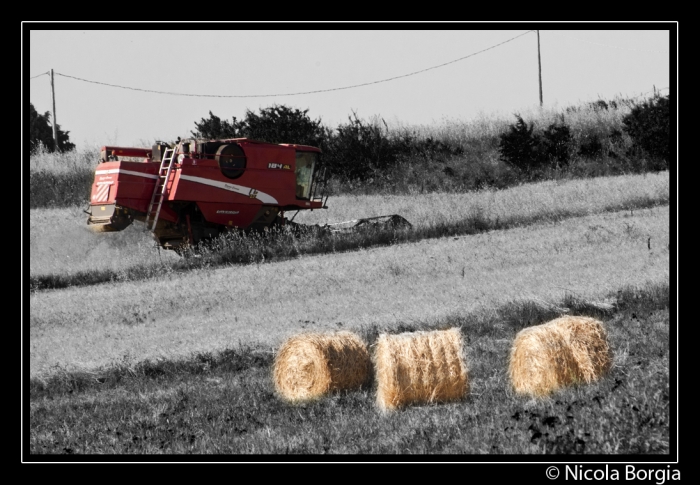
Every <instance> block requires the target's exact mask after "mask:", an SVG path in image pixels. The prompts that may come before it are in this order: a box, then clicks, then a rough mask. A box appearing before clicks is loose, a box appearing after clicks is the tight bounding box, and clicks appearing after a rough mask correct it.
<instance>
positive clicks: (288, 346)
mask: <svg viewBox="0 0 700 485" xmlns="http://www.w3.org/2000/svg"><path fill="white" fill-rule="evenodd" d="M371 369H372V362H371V359H370V356H369V351H368V350H367V345H366V344H365V343H364V342H363V341H362V339H361V338H360V337H359V336H357V335H356V334H354V333H352V332H336V333H329V334H320V333H307V334H301V335H297V336H294V337H291V338H290V339H288V340H287V341H286V342H285V343H284V344H282V346H281V347H280V349H279V351H278V352H277V355H276V356H275V362H274V370H273V380H274V383H275V388H276V390H277V392H278V393H279V395H280V396H282V397H283V398H284V399H286V400H288V401H291V402H300V401H307V400H311V399H316V398H319V397H321V396H323V395H325V394H328V393H330V392H333V391H339V390H344V389H356V388H359V387H361V386H362V385H363V384H365V383H367V381H368V380H369V378H370V376H371Z"/></svg>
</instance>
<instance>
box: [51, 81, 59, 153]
mask: <svg viewBox="0 0 700 485" xmlns="http://www.w3.org/2000/svg"><path fill="white" fill-rule="evenodd" d="M51 102H52V103H53V146H54V149H55V150H56V151H58V136H57V134H56V94H55V93H54V89H53V69H51Z"/></svg>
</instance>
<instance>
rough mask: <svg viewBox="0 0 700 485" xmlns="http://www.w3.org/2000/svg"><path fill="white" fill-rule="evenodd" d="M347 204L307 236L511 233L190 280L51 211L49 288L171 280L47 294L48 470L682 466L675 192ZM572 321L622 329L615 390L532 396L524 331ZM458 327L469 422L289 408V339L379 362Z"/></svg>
mask: <svg viewBox="0 0 700 485" xmlns="http://www.w3.org/2000/svg"><path fill="white" fill-rule="evenodd" d="M334 199H335V200H334ZM334 199H331V200H330V201H329V206H331V207H332V208H331V209H329V210H328V211H314V212H313V213H307V214H299V216H298V217H297V219H295V220H296V221H297V222H306V223H318V224H323V223H327V222H339V221H343V220H349V219H353V218H357V217H367V216H372V215H379V214H386V213H398V214H401V215H403V216H404V217H406V218H407V219H408V220H409V221H411V222H412V223H413V224H414V228H415V230H417V231H420V230H421V229H422V228H429V227H430V226H431V225H435V224H442V225H443V226H446V227H449V225H450V224H453V225H458V224H459V223H460V221H463V220H464V218H465V217H472V216H473V215H474V214H479V217H480V218H481V219H480V220H484V221H487V222H488V221H492V222H494V221H496V220H498V221H499V227H502V228H501V229H499V230H492V229H490V228H489V225H488V224H484V225H483V226H482V227H481V229H479V230H475V231H472V232H471V233H463V234H458V235H454V234H452V235H449V236H447V237H439V234H435V233H430V232H426V233H424V235H425V237H422V238H418V239H413V240H411V239H410V238H404V242H401V240H399V239H397V241H396V242H397V243H396V244H391V245H382V246H372V245H370V246H367V247H360V248H356V249H355V250H351V251H342V252H333V251H331V252H330V253H328V254H304V253H303V251H300V252H298V253H297V255H296V256H295V257H293V258H284V259H279V260H273V261H271V262H270V261H265V262H257V263H254V264H229V265H222V266H209V267H207V266H200V267H194V268H193V269H191V270H189V271H174V270H172V268H173V266H172V265H173V264H176V263H177V258H178V257H177V255H174V254H172V253H164V252H163V251H158V250H157V249H156V248H155V247H154V246H153V244H152V242H151V241H150V240H149V239H148V238H147V237H146V235H145V234H144V233H143V232H141V231H139V228H138V227H137V226H132V227H130V228H129V229H127V230H126V231H124V232H122V233H113V234H94V233H91V232H89V231H88V230H87V228H86V227H85V226H84V215H83V214H82V213H81V208H79V207H75V208H67V209H48V210H32V211H31V213H30V221H29V222H30V275H41V274H62V273H75V272H76V271H77V270H81V271H95V270H103V269H109V270H110V271H113V272H114V273H115V274H117V275H118V274H126V272H127V270H129V268H133V267H139V266H143V265H149V264H157V265H159V267H161V268H164V269H162V270H161V271H160V273H157V274H156V276H153V277H149V278H143V279H138V278H128V277H124V278H115V279H114V280H113V281H111V282H106V283H102V284H97V285H87V286H73V287H68V288H64V289H56V290H39V291H32V292H31V293H30V295H29V318H28V337H29V338H28V350H29V356H28V357H29V359H28V360H29V369H28V374H29V392H30V400H29V424H30V427H29V428H30V429H29V440H28V441H29V442H28V445H29V451H30V453H31V454H34V453H79V454H81V453H82V454H93V453H117V454H122V453H137V454H144V453H147V454H150V453H154V454H159V453H224V454H250V453H253V454H284V453H303V454H322V453H332V454H383V453H388V454H412V453H419V454H420V453H429V454H441V453H444V454H484V453H496V454H540V453H550V454H551V453H554V454H573V453H585V454H591V453H593V454H637V453H650V454H668V453H669V452H670V448H671V446H672V445H671V442H672V438H673V435H672V432H673V430H672V427H673V425H674V423H672V421H671V417H672V416H671V414H670V410H669V402H670V400H671V399H672V390H671V389H670V387H669V354H670V346H671V342H670V341H669V334H670V333H671V327H672V326H675V325H676V322H675V321H672V320H671V315H670V313H669V301H670V300H669V291H670V290H669V284H670V278H669V271H670V264H671V260H670V254H671V251H672V243H671V233H670V209H669V205H668V204H669V176H668V173H665V172H661V173H658V174H648V175H646V176H643V175H638V176H623V177H608V178H599V179H586V180H578V181H576V180H573V181H567V182H543V183H539V184H532V185H522V186H519V187H515V188H512V189H507V190H502V191H489V190H484V191H479V192H475V193H470V194H427V195H424V196H419V195H416V196H410V197H409V196H405V197H399V196H392V197H388V196H384V197H382V196H367V197H361V198H355V197H349V196H345V197H341V196H339V197H336V198H334ZM503 221H506V222H507V224H501V223H502V222H503ZM168 268H171V270H168ZM565 313H568V314H582V315H584V314H585V315H591V316H595V317H597V318H600V319H601V320H602V321H603V322H604V324H605V326H606V328H607V329H608V331H609V334H610V341H611V346H612V348H613V352H614V365H613V369H612V370H611V372H610V374H609V375H608V376H606V377H605V378H604V379H602V380H601V381H600V382H598V383H595V384H592V385H588V386H585V385H582V386H575V387H573V388H570V389H564V390H561V391H559V392H557V393H555V394H554V395H553V396H552V397H550V398H544V399H531V398H527V397H522V396H517V395H514V393H513V392H512V389H511V388H510V387H509V383H508V379H507V375H506V372H505V370H506V367H507V356H508V352H509V348H510V344H511V343H512V341H513V338H514V336H515V333H516V332H517V331H518V330H520V329H522V328H524V327H527V326H530V325H534V324H537V323H542V322H544V321H547V320H548V319H551V318H554V317H556V316H559V315H561V314H565ZM451 326H457V327H459V328H460V329H461V331H462V333H463V335H464V337H465V342H466V346H465V359H466V361H467V363H468V367H469V378H470V380H471V383H472V386H471V391H470V393H469V395H468V396H467V397H466V399H465V400H463V401H461V402H457V403H450V404H439V405H428V406H413V407H409V408H407V409H405V410H402V411H398V412H395V413H391V414H390V415H385V414H383V413H381V412H379V410H377V408H376V406H375V404H374V400H373V386H372V385H370V386H368V387H366V388H364V389H361V390H358V391H352V392H346V393H342V394H340V395H334V396H329V397H327V398H323V399H321V400H319V401H316V402H313V403H308V404H304V405H295V406H293V405H290V404H287V403H285V402H284V401H283V400H281V399H280V398H279V396H277V395H276V393H275V390H274V386H273V384H272V380H271V366H272V359H273V357H274V354H275V351H276V349H277V348H279V345H280V344H281V343H282V342H283V341H284V339H286V338H288V337H289V336H292V335H295V334H298V333H300V332H306V331H334V330H338V329H343V330H352V331H356V332H358V333H359V334H360V335H361V336H362V337H363V338H364V339H365V340H366V341H367V342H368V343H369V344H370V345H371V344H372V343H373V342H374V341H375V340H376V338H377V336H378V335H379V334H380V333H382V332H401V331H410V330H421V329H433V328H446V327H451Z"/></svg>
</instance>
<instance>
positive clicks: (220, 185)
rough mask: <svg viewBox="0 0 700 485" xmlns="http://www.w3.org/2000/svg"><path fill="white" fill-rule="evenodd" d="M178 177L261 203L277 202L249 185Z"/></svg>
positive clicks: (201, 178)
mask: <svg viewBox="0 0 700 485" xmlns="http://www.w3.org/2000/svg"><path fill="white" fill-rule="evenodd" d="M180 179H182V180H188V181H190V182H196V183H198V184H204V185H209V186H211V187H216V188H217V189H224V190H230V191H231V192H235V193H237V194H241V195H245V196H246V197H251V198H254V199H258V200H259V201H260V202H262V203H263V204H277V199H275V198H274V197H272V196H271V195H270V194H266V193H265V192H260V191H259V190H255V189H252V188H250V187H244V186H242V185H236V184H230V183H228V182H219V181H218V180H212V179H208V178H204V177H193V176H191V175H180Z"/></svg>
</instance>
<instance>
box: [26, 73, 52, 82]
mask: <svg viewBox="0 0 700 485" xmlns="http://www.w3.org/2000/svg"><path fill="white" fill-rule="evenodd" d="M48 73H49V71H46V72H42V73H41V74H37V75H36V76H34V77H30V78H29V79H30V80H32V79H34V78H37V77H39V76H46V75H47V74H48Z"/></svg>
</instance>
